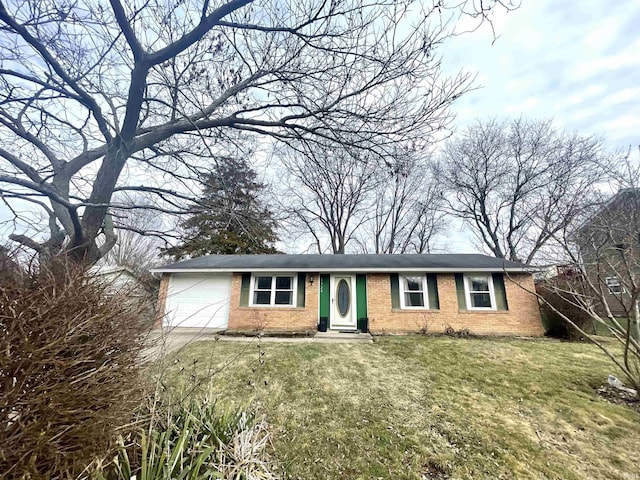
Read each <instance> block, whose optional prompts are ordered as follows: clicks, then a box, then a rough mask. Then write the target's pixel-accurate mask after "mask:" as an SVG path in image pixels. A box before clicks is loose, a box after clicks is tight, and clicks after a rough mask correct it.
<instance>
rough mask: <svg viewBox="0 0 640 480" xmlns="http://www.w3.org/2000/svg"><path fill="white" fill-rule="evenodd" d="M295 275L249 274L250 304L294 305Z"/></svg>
mask: <svg viewBox="0 0 640 480" xmlns="http://www.w3.org/2000/svg"><path fill="white" fill-rule="evenodd" d="M297 280H298V278H297V276H296V275H290V274H284V275H269V274H260V275H257V274H256V275H251V306H255V307H295V306H296V291H297V286H298V285H297V283H298V281H297Z"/></svg>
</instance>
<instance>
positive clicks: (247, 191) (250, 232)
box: [164, 158, 278, 260]
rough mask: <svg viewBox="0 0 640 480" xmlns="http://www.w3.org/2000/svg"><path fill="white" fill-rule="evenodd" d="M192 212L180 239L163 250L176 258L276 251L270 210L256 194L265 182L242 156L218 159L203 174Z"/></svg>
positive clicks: (273, 223)
mask: <svg viewBox="0 0 640 480" xmlns="http://www.w3.org/2000/svg"><path fill="white" fill-rule="evenodd" d="M204 184H205V187H204V191H203V195H202V197H201V199H200V201H199V202H198V205H197V206H196V211H195V213H194V214H193V215H192V216H191V217H189V218H188V219H187V220H185V221H184V222H182V223H181V227H182V228H183V229H184V231H185V234H184V235H183V237H182V239H181V243H180V244H179V245H177V246H174V247H170V248H167V249H165V250H164V253H166V254H169V255H172V256H173V257H175V259H176V260H180V259H181V258H184V257H197V256H200V255H207V254H240V253H278V251H277V250H276V249H275V248H274V246H273V244H274V243H275V242H276V241H277V240H278V237H277V235H276V233H275V231H274V230H275V228H276V222H275V220H274V219H273V213H272V212H271V211H270V210H269V209H268V208H266V207H265V206H264V205H263V204H262V202H261V200H260V198H259V197H260V194H261V193H262V191H263V190H264V189H265V187H266V185H265V184H263V183H260V182H259V181H258V180H257V175H256V172H255V171H254V170H253V169H252V168H251V167H250V166H249V164H248V163H247V162H246V160H242V159H235V158H224V159H221V160H220V161H219V162H218V163H217V165H216V167H215V168H214V169H213V171H211V172H210V173H209V174H208V175H207V176H206V178H204Z"/></svg>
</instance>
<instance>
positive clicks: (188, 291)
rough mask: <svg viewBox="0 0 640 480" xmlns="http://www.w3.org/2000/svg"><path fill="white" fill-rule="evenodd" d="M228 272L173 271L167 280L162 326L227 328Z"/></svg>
mask: <svg viewBox="0 0 640 480" xmlns="http://www.w3.org/2000/svg"><path fill="white" fill-rule="evenodd" d="M230 297H231V274H211V273H209V274H193V273H174V274H172V275H171V278H170V279H169V288H168V291H167V300H166V308H165V317H164V325H165V326H166V327H197V328H227V326H228V324H229V300H230Z"/></svg>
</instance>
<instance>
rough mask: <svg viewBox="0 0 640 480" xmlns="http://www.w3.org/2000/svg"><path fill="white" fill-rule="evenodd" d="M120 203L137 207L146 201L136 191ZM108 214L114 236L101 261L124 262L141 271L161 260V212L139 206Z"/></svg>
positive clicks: (162, 231) (165, 238) (106, 262)
mask: <svg viewBox="0 0 640 480" xmlns="http://www.w3.org/2000/svg"><path fill="white" fill-rule="evenodd" d="M121 203H122V204H124V205H130V206H134V205H138V206H140V207H142V206H144V205H145V201H144V199H143V198H140V197H139V196H137V195H136V196H134V198H133V199H125V200H123V201H122V202H121ZM111 217H112V218H113V222H114V232H115V234H116V237H117V240H116V243H115V244H114V246H113V248H111V249H110V250H109V251H108V252H107V254H106V255H105V256H104V257H103V258H102V259H101V261H103V262H104V263H105V264H107V265H118V266H123V267H127V268H130V269H131V270H133V271H135V272H140V273H142V272H146V271H147V270H148V269H149V268H150V267H152V266H155V265H157V264H158V263H160V262H161V259H160V248H161V247H163V246H164V245H165V240H167V237H168V234H167V233H166V231H167V228H166V225H165V222H164V219H163V217H162V216H160V215H158V214H157V212H154V211H153V209H152V208H149V209H143V208H139V209H134V210H118V209H112V214H111Z"/></svg>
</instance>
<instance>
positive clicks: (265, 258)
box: [152, 253, 528, 272]
mask: <svg viewBox="0 0 640 480" xmlns="http://www.w3.org/2000/svg"><path fill="white" fill-rule="evenodd" d="M523 269H528V267H527V266H526V265H523V264H521V263H517V262H512V261H509V260H505V259H503V258H495V257H490V256H488V255H479V254H461V253H451V254H403V255H350V254H345V255H330V254H327V255H308V254H304V255H277V254H276V255H206V256H204V257H198V258H192V259H190V260H183V261H181V262H176V263H172V264H169V265H163V266H162V267H158V268H155V269H153V270H152V271H154V272H179V271H199V270H201V271H225V272H242V271H245V272H246V271H260V270H262V271H267V270H289V271H318V272H319V271H337V272H339V271H369V272H370V271H376V270H381V271H392V270H398V271H408V270H421V271H423V270H424V271H433V272H437V271H473V270H480V271H502V270H510V271H522V270H523Z"/></svg>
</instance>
